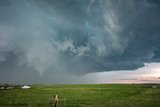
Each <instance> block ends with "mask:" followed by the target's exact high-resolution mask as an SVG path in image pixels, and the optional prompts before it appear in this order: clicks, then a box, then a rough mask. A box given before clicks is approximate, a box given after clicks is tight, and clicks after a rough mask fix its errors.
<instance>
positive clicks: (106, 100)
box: [0, 84, 160, 107]
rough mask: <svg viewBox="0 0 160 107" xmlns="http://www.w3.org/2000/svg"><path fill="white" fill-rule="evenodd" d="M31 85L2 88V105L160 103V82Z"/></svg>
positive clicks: (139, 106)
mask: <svg viewBox="0 0 160 107" xmlns="http://www.w3.org/2000/svg"><path fill="white" fill-rule="evenodd" d="M31 87H32V88H31V89H26V90H22V89H20V88H16V89H13V90H0V106H1V107H4V106H6V107H8V106H14V107H40V106H41V107H53V106H54V104H53V103H54V102H53V100H54V98H55V96H56V95H58V98H59V102H58V107H160V85H150V84H148V85H145V84H130V85H128V84H127V85H125V84H99V85H90V84H88V85H87V84H85V85H51V86H47V85H33V86H31Z"/></svg>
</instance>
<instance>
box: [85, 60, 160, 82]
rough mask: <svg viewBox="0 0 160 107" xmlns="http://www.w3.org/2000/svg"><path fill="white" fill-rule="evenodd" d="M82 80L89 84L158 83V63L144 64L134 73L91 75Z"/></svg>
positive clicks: (159, 70)
mask: <svg viewBox="0 0 160 107" xmlns="http://www.w3.org/2000/svg"><path fill="white" fill-rule="evenodd" d="M84 78H90V80H89V81H90V82H91V83H160V63H146V64H145V66H144V67H142V68H139V69H137V70H134V71H130V70H126V71H118V72H117V71H111V72H101V73H91V74H88V75H86V76H85V77H84Z"/></svg>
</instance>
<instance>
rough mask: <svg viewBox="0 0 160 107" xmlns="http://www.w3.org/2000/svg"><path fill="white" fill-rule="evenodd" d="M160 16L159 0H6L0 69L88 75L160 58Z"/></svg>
mask: <svg viewBox="0 0 160 107" xmlns="http://www.w3.org/2000/svg"><path fill="white" fill-rule="evenodd" d="M159 19H160V3H159V1H158V0H154V1H152V0H141V1H136V0H128V1H126V0H115V1H112V0H86V1H81V0H76V1H75V0H61V1H59V0H53V1H51V0H27V1H24V0H23V1H22V0H14V1H13V0H1V1H0V73H1V74H5V73H6V72H17V73H15V74H16V75H18V74H20V72H23V71H24V72H38V73H39V74H40V75H41V76H43V75H47V74H50V72H55V73H57V72H60V73H62V74H63V73H64V74H65V73H67V74H76V75H82V74H86V73H92V72H101V71H113V70H114V71H115V70H117V71H118V70H134V69H138V68H139V67H143V66H144V63H151V62H159V58H160V57H159V54H160V52H159V50H160V45H159V43H160V36H159V35H160V20H159ZM18 72H19V73H18ZM22 74H23V73H22ZM31 74H32V73H31ZM6 75H7V74H6ZM13 75H14V74H13ZM34 75H37V74H36V73H35V74H34ZM37 78H38V77H37Z"/></svg>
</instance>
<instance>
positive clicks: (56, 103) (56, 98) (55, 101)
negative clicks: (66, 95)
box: [54, 95, 58, 107]
mask: <svg viewBox="0 0 160 107" xmlns="http://www.w3.org/2000/svg"><path fill="white" fill-rule="evenodd" d="M54 107H58V95H56V97H55V99H54Z"/></svg>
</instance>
